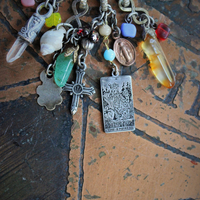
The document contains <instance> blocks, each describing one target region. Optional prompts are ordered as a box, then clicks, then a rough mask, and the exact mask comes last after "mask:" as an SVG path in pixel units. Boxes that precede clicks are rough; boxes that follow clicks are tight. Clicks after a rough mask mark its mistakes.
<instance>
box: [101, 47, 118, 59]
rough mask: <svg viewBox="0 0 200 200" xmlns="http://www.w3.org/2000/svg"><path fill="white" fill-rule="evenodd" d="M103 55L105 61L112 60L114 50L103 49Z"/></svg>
mask: <svg viewBox="0 0 200 200" xmlns="http://www.w3.org/2000/svg"><path fill="white" fill-rule="evenodd" d="M103 57H104V58H105V60H107V61H113V60H114V59H115V52H114V51H113V50H112V49H108V50H105V52H104V54H103Z"/></svg>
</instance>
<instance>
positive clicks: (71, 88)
mask: <svg viewBox="0 0 200 200" xmlns="http://www.w3.org/2000/svg"><path fill="white" fill-rule="evenodd" d="M85 69H86V65H85V64H84V68H80V66H79V67H77V70H76V81H75V82H72V84H68V83H66V85H65V87H64V88H63V90H64V91H68V92H70V95H72V96H73V97H72V104H71V114H72V115H74V114H75V113H76V112H77V109H78V103H79V99H80V97H83V95H84V94H85V95H92V94H94V93H95V90H94V88H93V87H90V88H87V87H85V84H83V83H82V80H83V76H84V75H85Z"/></svg>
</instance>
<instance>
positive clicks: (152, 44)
mask: <svg viewBox="0 0 200 200" xmlns="http://www.w3.org/2000/svg"><path fill="white" fill-rule="evenodd" d="M141 47H142V49H143V51H144V52H145V54H146V55H147V57H148V59H149V60H150V67H151V70H152V72H153V74H154V75H155V77H156V78H157V80H158V81H159V82H160V83H161V84H162V85H163V86H165V87H167V88H172V87H173V86H174V85H175V76H174V73H173V71H172V69H171V67H170V65H169V63H168V61H167V58H166V56H165V54H164V52H163V50H162V47H161V46H160V43H159V42H158V40H157V38H156V36H155V33H154V30H152V31H151V32H147V34H146V38H145V40H144V42H142V44H141Z"/></svg>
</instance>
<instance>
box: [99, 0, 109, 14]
mask: <svg viewBox="0 0 200 200" xmlns="http://www.w3.org/2000/svg"><path fill="white" fill-rule="evenodd" d="M100 5H101V8H102V11H104V12H106V11H107V9H108V0H101V1H100Z"/></svg>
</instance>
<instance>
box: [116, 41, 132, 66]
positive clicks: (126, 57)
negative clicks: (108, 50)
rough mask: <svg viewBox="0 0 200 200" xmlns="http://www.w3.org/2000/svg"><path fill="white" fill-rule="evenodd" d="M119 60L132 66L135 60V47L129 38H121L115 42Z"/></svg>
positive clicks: (125, 64)
mask: <svg viewBox="0 0 200 200" xmlns="http://www.w3.org/2000/svg"><path fill="white" fill-rule="evenodd" d="M114 52H115V54H116V58H117V60H118V61H119V62H120V63H121V64H122V65H124V66H131V65H133V64H134V62H135V48H134V46H133V45H132V44H131V42H129V41H128V40H126V39H124V38H119V39H117V40H116V41H115V43H114Z"/></svg>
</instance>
